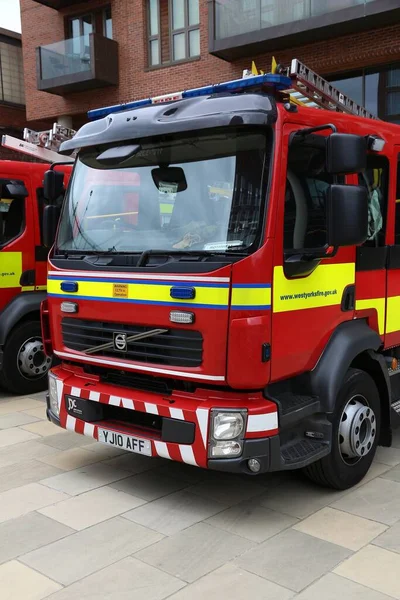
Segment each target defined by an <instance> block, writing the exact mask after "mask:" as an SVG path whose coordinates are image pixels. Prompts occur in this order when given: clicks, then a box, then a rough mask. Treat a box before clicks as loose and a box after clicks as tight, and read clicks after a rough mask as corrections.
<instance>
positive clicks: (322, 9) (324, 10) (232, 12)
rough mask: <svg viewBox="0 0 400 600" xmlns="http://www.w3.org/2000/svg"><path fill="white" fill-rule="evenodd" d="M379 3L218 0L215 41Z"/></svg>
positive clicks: (351, 0) (324, 0) (339, 0)
mask: <svg viewBox="0 0 400 600" xmlns="http://www.w3.org/2000/svg"><path fill="white" fill-rule="evenodd" d="M375 1H376V0H215V39H217V40H221V39H224V38H228V37H232V36H236V35H241V34H243V33H250V32H252V31H259V30H261V29H267V28H269V27H274V26H276V25H284V24H286V23H292V22H295V21H302V20H304V19H309V18H311V17H321V16H323V15H327V14H329V13H333V12H336V11H338V10H343V9H346V8H353V7H356V6H360V5H361V6H362V5H364V6H365V5H366V4H369V3H370V2H375Z"/></svg>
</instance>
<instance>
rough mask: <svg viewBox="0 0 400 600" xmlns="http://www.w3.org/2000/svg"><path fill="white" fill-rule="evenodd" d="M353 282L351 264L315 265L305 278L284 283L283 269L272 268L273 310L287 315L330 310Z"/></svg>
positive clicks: (338, 302) (353, 267)
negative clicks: (293, 311) (328, 308)
mask: <svg viewBox="0 0 400 600" xmlns="http://www.w3.org/2000/svg"><path fill="white" fill-rule="evenodd" d="M354 282H355V263H343V264H327V265H319V266H318V267H317V268H316V269H315V271H313V273H311V275H309V276H308V277H301V278H296V279H287V278H286V277H285V274H284V272H283V267H275V268H274V285H273V310H274V312H287V311H291V310H303V309H305V308H319V307H321V306H334V305H335V304H340V303H341V301H342V296H343V291H344V289H345V288H346V286H348V285H352V284H354Z"/></svg>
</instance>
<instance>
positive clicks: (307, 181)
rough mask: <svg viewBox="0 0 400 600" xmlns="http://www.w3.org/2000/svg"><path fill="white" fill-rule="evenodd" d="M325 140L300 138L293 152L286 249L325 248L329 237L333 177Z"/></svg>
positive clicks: (291, 149)
mask: <svg viewBox="0 0 400 600" xmlns="http://www.w3.org/2000/svg"><path fill="white" fill-rule="evenodd" d="M325 157H326V152H325V138H324V137H322V136H316V135H313V136H311V135H310V136H307V137H306V138H300V139H299V140H298V141H297V140H296V138H294V140H293V141H292V143H291V145H290V148H289V156H288V168H287V181H286V196H285V217H284V249H285V250H293V249H303V248H304V249H307V248H308V249H311V248H322V247H323V246H325V244H326V241H327V236H326V198H327V193H328V189H329V186H330V185H331V184H332V183H333V177H332V175H330V174H329V173H327V171H326V164H325V162H326V159H325Z"/></svg>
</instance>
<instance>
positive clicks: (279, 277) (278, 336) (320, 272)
mask: <svg viewBox="0 0 400 600" xmlns="http://www.w3.org/2000/svg"><path fill="white" fill-rule="evenodd" d="M296 129H299V127H296V126H294V125H293V124H290V125H289V124H288V125H286V128H285V129H284V145H283V148H284V149H283V157H282V158H283V164H284V165H286V167H285V170H284V172H283V174H282V176H281V179H282V181H283V178H284V177H285V179H286V186H285V188H284V189H282V192H281V193H282V198H280V201H279V203H278V204H279V208H278V218H277V236H276V247H275V257H274V265H276V266H275V267H274V273H273V303H272V310H273V314H272V345H271V363H272V364H271V369H272V381H276V380H278V379H284V378H287V377H290V376H293V375H295V374H298V373H302V372H304V371H307V370H310V369H312V368H313V367H314V366H315V364H316V362H317V360H318V358H319V356H320V354H321V352H322V350H323V348H324V347H325V345H326V343H327V341H328V339H329V337H330V335H331V334H332V332H333V331H334V330H335V328H336V327H337V326H338V325H339V324H340V323H342V322H343V321H347V320H350V319H352V318H353V316H354V283H355V247H349V248H340V249H339V250H338V252H337V254H336V256H335V257H333V258H325V259H322V260H320V261H312V260H310V261H309V262H308V264H307V262H306V263H305V262H304V261H303V262H302V264H301V262H299V261H298V260H296V257H295V256H294V251H298V250H304V255H306V254H307V250H308V251H310V250H311V249H318V248H319V249H321V250H322V248H323V247H324V246H325V245H326V242H327V235H326V197H327V190H328V188H329V185H330V184H332V183H333V177H332V175H330V174H329V173H327V171H326V164H325V156H326V151H325V138H324V137H323V136H321V135H318V134H313V135H309V136H306V137H304V138H303V142H301V141H299V137H300V136H298V137H297V138H295V139H297V140H298V141H297V143H295V142H293V141H292V142H291V141H290V138H291V134H292V133H294V132H295V131H296ZM292 139H293V138H292ZM291 252H292V253H293V255H292V256H290V254H291Z"/></svg>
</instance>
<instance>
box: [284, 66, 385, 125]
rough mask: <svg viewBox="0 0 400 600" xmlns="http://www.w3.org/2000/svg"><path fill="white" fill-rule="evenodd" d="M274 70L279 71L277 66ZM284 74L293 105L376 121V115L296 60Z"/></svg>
mask: <svg viewBox="0 0 400 600" xmlns="http://www.w3.org/2000/svg"><path fill="white" fill-rule="evenodd" d="M276 68H277V69H279V67H278V66H277V67H276ZM282 71H283V70H282ZM285 74H286V75H287V76H288V77H290V79H291V80H292V85H293V87H292V89H290V90H287V93H288V94H289V95H290V97H291V100H292V101H294V102H295V103H301V104H303V105H304V106H308V107H311V108H324V109H325V110H334V111H336V112H344V113H347V114H349V115H356V116H359V117H366V118H367V119H377V117H376V115H374V114H372V113H370V112H369V111H368V110H366V109H365V108H364V107H363V106H361V105H360V104H357V102H355V101H354V100H352V99H351V98H349V97H348V96H346V94H343V92H341V91H340V90H338V89H337V88H335V87H334V86H333V85H332V84H331V83H329V81H326V80H325V79H324V78H323V77H321V76H320V75H318V74H317V73H314V71H312V70H311V69H310V68H308V67H307V66H306V65H304V64H303V63H302V62H300V61H299V60H297V59H296V58H295V59H293V60H292V63H291V66H290V68H288V69H287V72H286V73H285Z"/></svg>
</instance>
